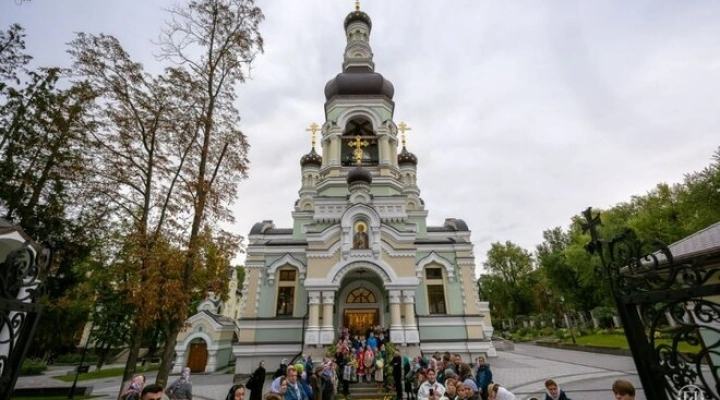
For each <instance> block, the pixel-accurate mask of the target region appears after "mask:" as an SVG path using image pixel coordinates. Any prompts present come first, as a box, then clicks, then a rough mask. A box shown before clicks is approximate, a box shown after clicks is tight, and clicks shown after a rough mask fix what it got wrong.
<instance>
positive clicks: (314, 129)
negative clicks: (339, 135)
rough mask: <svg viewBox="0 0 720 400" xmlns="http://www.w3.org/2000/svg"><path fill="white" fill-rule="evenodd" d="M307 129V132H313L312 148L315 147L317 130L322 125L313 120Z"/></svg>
mask: <svg viewBox="0 0 720 400" xmlns="http://www.w3.org/2000/svg"><path fill="white" fill-rule="evenodd" d="M305 130H306V131H307V132H310V133H311V134H312V142H311V143H312V148H313V149H314V148H315V132H317V131H319V130H320V125H318V124H316V123H314V122H313V123H312V124H310V126H309V127H308V128H307V129H305Z"/></svg>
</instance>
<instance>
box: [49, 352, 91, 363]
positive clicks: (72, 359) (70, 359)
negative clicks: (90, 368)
mask: <svg viewBox="0 0 720 400" xmlns="http://www.w3.org/2000/svg"><path fill="white" fill-rule="evenodd" d="M81 358H82V353H67V354H60V355H59V356H57V357H56V358H55V363H56V364H79V363H80V359H81ZM99 359H100V358H99V357H98V356H97V354H93V353H91V352H87V354H85V362H86V363H96V362H98V360H99Z"/></svg>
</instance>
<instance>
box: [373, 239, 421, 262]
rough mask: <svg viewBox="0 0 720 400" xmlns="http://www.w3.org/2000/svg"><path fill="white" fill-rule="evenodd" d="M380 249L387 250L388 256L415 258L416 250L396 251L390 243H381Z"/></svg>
mask: <svg viewBox="0 0 720 400" xmlns="http://www.w3.org/2000/svg"><path fill="white" fill-rule="evenodd" d="M380 247H381V248H382V249H383V250H385V253H387V255H388V256H390V257H393V258H396V257H413V258H415V253H416V252H415V250H395V249H394V248H393V247H392V246H391V245H390V244H389V243H387V242H385V241H383V242H382V243H380Z"/></svg>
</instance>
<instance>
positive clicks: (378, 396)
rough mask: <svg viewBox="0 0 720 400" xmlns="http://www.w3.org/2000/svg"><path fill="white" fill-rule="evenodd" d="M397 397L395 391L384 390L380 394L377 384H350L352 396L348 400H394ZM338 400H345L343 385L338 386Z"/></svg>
mask: <svg viewBox="0 0 720 400" xmlns="http://www.w3.org/2000/svg"><path fill="white" fill-rule="evenodd" d="M394 397H395V392H394V391H387V390H384V391H382V392H378V390H377V386H376V384H375V382H372V383H367V382H362V383H360V382H357V383H351V384H350V396H348V397H347V399H350V400H365V399H368V400H392V399H393V398H394ZM335 398H336V399H344V398H345V397H344V396H343V395H342V383H341V384H339V385H338V394H337V396H336V397H335Z"/></svg>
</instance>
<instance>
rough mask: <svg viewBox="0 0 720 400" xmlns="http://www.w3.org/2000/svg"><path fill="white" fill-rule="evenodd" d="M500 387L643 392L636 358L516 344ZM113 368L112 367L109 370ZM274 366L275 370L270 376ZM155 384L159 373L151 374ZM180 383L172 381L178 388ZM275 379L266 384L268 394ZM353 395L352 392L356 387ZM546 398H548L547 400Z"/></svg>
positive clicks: (59, 370)
mask: <svg viewBox="0 0 720 400" xmlns="http://www.w3.org/2000/svg"><path fill="white" fill-rule="evenodd" d="M489 361H490V365H491V368H492V371H493V378H494V380H495V381H496V382H498V383H500V384H501V385H503V386H505V387H507V388H509V389H510V390H511V391H512V392H513V393H515V395H516V396H517V398H518V400H524V399H527V398H529V397H530V396H532V395H535V396H539V395H540V394H542V393H543V391H544V385H543V382H545V380H546V379H548V378H553V379H555V380H556V381H557V382H558V383H559V385H560V387H561V388H563V389H564V390H565V391H566V392H567V394H568V395H569V396H570V397H571V398H573V399H575V400H579V399H581V400H607V399H611V398H612V391H611V390H610V387H611V386H612V382H613V381H614V380H615V379H627V380H629V381H631V382H633V384H635V387H637V388H640V380H639V378H638V377H637V373H636V371H635V366H634V364H633V361H632V358H630V357H626V356H613V355H605V354H594V353H586V352H580V351H571V350H560V349H551V348H545V347H539V346H535V345H533V344H516V345H515V350H514V351H500V352H498V357H497V358H492V359H490V360H489ZM109 367H110V366H109ZM273 368H274V366H269V369H268V370H269V371H271V370H273ZM70 369H71V368H69V367H51V368H50V369H49V370H48V372H47V374H46V375H41V376H36V377H21V378H19V379H18V383H17V385H16V387H18V388H20V387H44V386H67V387H68V388H69V387H70V386H71V385H72V383H71V382H62V381H59V380H56V379H53V378H52V377H50V376H48V375H63V374H66V373H67V371H68V370H70ZM147 375H148V381H149V382H152V381H153V379H154V377H155V373H148V374H147ZM174 379H176V377H171V378H170V381H171V382H172V381H173V380H174ZM232 380H233V375H232V374H226V373H217V374H201V375H193V376H192V377H191V381H192V382H193V394H194V398H196V399H200V400H204V399H207V400H224V399H225V396H226V395H227V393H228V390H229V389H230V386H232ZM270 381H271V380H270V379H269V378H268V379H267V380H266V381H265V386H266V387H265V390H267V389H268V388H269V385H270ZM78 385H79V386H87V385H92V386H93V387H94V390H93V394H94V395H104V397H99V399H101V400H105V399H115V397H116V396H117V394H118V392H119V391H120V378H106V379H98V380H93V381H80V382H78ZM351 393H352V387H351ZM541 398H542V397H541ZM635 399H636V400H646V398H645V395H644V393H643V391H642V389H639V390H638V393H637V396H636V397H635Z"/></svg>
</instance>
